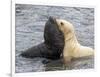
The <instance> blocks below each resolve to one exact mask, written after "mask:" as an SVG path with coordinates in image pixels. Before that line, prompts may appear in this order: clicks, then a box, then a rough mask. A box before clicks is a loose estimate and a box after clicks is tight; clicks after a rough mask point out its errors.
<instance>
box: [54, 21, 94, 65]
mask: <svg viewBox="0 0 100 77" xmlns="http://www.w3.org/2000/svg"><path fill="white" fill-rule="evenodd" d="M56 23H57V24H58V28H59V29H60V30H61V31H62V33H63V34H64V41H65V45H64V49H63V53H62V55H63V59H64V63H67V62H70V61H71V59H72V58H79V57H86V56H91V55H94V50H93V49H92V48H90V47H85V46H82V45H80V44H79V42H78V41H77V38H76V35H75V30H74V27H73V25H72V24H71V23H70V22H68V21H65V20H62V19H56Z"/></svg>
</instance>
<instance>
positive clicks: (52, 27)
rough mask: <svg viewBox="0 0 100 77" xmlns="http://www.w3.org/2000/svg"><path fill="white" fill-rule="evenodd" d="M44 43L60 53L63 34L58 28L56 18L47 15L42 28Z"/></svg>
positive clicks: (62, 45) (62, 44)
mask: <svg viewBox="0 0 100 77" xmlns="http://www.w3.org/2000/svg"><path fill="white" fill-rule="evenodd" d="M44 39H45V43H46V44H47V45H48V47H50V49H51V50H53V51H57V52H55V53H56V54H57V53H61V52H62V50H63V47H64V36H63V33H62V32H61V31H60V30H59V29H58V26H57V23H56V18H55V17H49V19H48V21H47V22H46V24H45V29H44Z"/></svg>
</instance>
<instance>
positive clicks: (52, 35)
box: [21, 17, 64, 60]
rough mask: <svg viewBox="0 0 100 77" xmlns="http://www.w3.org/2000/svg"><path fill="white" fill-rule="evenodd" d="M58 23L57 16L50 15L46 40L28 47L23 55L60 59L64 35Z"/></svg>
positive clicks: (46, 28)
mask: <svg viewBox="0 0 100 77" xmlns="http://www.w3.org/2000/svg"><path fill="white" fill-rule="evenodd" d="M56 25H57V24H56V23H55V18H54V17H49V19H48V21H47V22H46V24H45V29H44V42H43V43H41V44H39V45H37V46H34V47H32V48H29V49H27V50H26V51H24V52H22V53H21V55H22V56H23V57H27V58H34V57H44V58H48V59H53V60H54V59H59V58H60V54H61V53H62V51H63V47H64V36H63V34H62V33H61V31H60V30H59V29H58V27H57V26H56Z"/></svg>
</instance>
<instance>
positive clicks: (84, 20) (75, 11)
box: [15, 4, 94, 73]
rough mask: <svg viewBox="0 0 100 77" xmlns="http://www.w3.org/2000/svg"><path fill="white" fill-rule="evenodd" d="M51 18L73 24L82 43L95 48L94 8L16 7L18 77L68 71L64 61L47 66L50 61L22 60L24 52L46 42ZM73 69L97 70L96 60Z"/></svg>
mask: <svg viewBox="0 0 100 77" xmlns="http://www.w3.org/2000/svg"><path fill="white" fill-rule="evenodd" d="M49 16H55V17H59V18H62V19H65V20H68V21H70V22H71V23H73V24H74V26H75V30H76V35H77V38H78V40H79V42H80V43H81V44H82V45H85V46H89V47H92V48H94V9H93V8H80V7H61V6H39V5H38V6H36V5H25V4H16V27H15V28H16V35H15V36H16V52H15V55H16V56H15V64H16V65H15V66H16V68H15V72H16V73H23V72H39V71H53V70H64V68H63V67H62V65H63V64H62V62H61V60H59V61H58V60H57V61H50V63H48V64H43V63H42V61H43V60H47V59H45V58H34V59H29V58H23V57H21V56H19V54H20V53H21V51H24V50H26V49H28V48H30V47H32V46H35V45H37V44H39V43H41V42H43V40H44V38H43V32H44V26H45V23H46V21H47V20H48V17H49ZM71 65H72V66H71V68H70V69H88V68H94V58H93V57H90V58H87V59H81V60H80V59H77V60H74V61H73V63H72V64H71Z"/></svg>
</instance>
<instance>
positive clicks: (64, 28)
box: [56, 19, 74, 34]
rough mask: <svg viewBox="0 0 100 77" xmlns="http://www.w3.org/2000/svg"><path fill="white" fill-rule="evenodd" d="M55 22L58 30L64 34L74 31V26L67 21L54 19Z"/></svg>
mask: <svg viewBox="0 0 100 77" xmlns="http://www.w3.org/2000/svg"><path fill="white" fill-rule="evenodd" d="M56 23H57V26H58V28H59V30H61V32H63V33H64V34H68V33H74V27H73V25H72V24H71V23H70V22H69V21H66V20H63V19H56Z"/></svg>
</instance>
